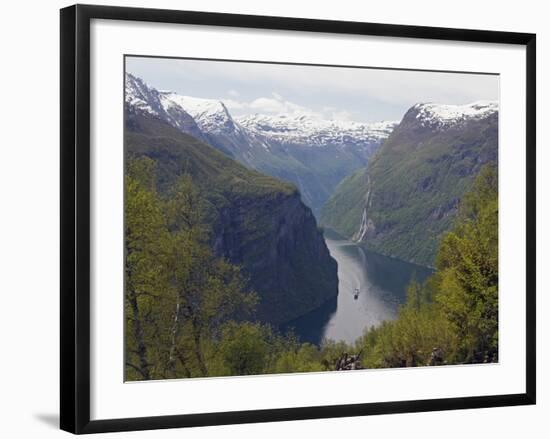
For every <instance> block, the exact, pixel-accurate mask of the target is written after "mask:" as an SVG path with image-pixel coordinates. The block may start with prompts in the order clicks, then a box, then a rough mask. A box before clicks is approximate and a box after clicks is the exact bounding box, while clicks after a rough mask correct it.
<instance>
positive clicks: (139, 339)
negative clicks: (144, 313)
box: [128, 291, 151, 380]
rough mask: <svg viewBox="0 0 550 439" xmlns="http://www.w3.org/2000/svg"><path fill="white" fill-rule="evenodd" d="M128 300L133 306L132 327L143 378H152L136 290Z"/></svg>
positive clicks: (129, 295)
mask: <svg viewBox="0 0 550 439" xmlns="http://www.w3.org/2000/svg"><path fill="white" fill-rule="evenodd" d="M128 300H129V301H130V306H131V307H132V315H133V320H132V329H133V332H134V337H135V339H136V344H137V354H138V358H139V370H140V371H141V374H142V375H143V379H145V380H150V379H151V374H150V373H149V363H148V362H147V347H146V346H145V342H144V340H143V327H142V326H141V319H140V316H139V308H138V303H137V297H136V293H135V292H134V291H132V292H130V294H128Z"/></svg>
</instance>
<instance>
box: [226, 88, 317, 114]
mask: <svg viewBox="0 0 550 439" xmlns="http://www.w3.org/2000/svg"><path fill="white" fill-rule="evenodd" d="M271 96H272V97H259V98H256V99H254V100H253V101H251V102H244V101H237V100H233V99H228V100H224V101H223V102H224V104H225V105H226V106H227V108H228V109H229V110H233V111H235V110H237V111H243V112H249V113H260V114H291V115H295V114H308V115H310V116H319V117H320V116H321V115H320V114H318V113H315V112H313V111H311V110H310V109H308V108H306V107H303V106H301V105H298V104H296V103H294V102H290V101H287V100H285V99H283V97H282V96H281V95H279V94H277V93H275V92H273V93H272V94H271Z"/></svg>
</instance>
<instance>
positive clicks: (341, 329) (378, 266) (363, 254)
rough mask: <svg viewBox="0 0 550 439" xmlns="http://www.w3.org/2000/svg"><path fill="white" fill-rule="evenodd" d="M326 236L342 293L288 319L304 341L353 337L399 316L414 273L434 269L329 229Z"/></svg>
mask: <svg viewBox="0 0 550 439" xmlns="http://www.w3.org/2000/svg"><path fill="white" fill-rule="evenodd" d="M325 241H326V243H327V246H328V249H329V251H330V254H331V255H332V257H333V258H334V259H336V261H337V262H338V297H337V298H335V299H334V300H331V301H329V302H327V303H325V304H324V305H323V306H322V307H320V308H318V309H316V310H314V311H312V312H310V313H309V314H306V315H305V316H302V317H300V318H298V319H295V320H293V321H292V322H289V323H287V324H286V325H284V327H283V328H282V329H283V330H288V329H290V328H293V330H294V332H295V333H296V335H298V336H299V337H300V339H301V340H302V341H309V342H310V343H315V344H319V343H320V342H321V341H322V340H323V339H324V338H327V339H332V340H336V341H340V340H343V341H346V342H348V343H353V342H354V341H355V340H356V339H357V338H359V337H360V336H361V335H363V333H364V331H365V329H367V328H370V327H371V326H377V325H379V324H380V323H381V322H383V321H384V320H392V319H394V318H395V317H396V315H397V310H398V307H399V305H400V304H402V303H404V302H405V301H406V294H407V293H406V291H407V286H408V285H409V283H410V281H411V279H412V278H413V276H415V277H416V279H417V280H418V281H419V282H422V281H424V280H425V279H426V278H427V277H428V276H429V275H430V274H431V273H432V271H431V270H430V269H429V268H426V267H421V266H419V265H414V264H410V263H407V262H403V261H400V260H397V259H393V258H389V257H386V256H382V255H380V254H377V253H374V252H371V251H368V250H366V249H364V248H362V247H360V246H358V245H357V244H356V243H354V242H351V241H348V240H345V239H342V238H341V237H339V236H338V235H337V234H335V233H334V232H330V231H325ZM356 288H358V289H359V296H358V298H357V299H355V298H354V292H355V289H356Z"/></svg>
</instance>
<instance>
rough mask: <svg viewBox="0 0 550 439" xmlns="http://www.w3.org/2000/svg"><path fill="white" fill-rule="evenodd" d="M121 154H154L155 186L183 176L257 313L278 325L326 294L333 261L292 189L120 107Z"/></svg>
mask: <svg viewBox="0 0 550 439" xmlns="http://www.w3.org/2000/svg"><path fill="white" fill-rule="evenodd" d="M125 145H126V157H127V158H131V157H136V156H143V155H145V156H148V157H149V158H151V159H153V160H155V162H156V163H157V170H158V186H159V189H160V190H161V192H162V191H168V190H170V187H171V186H172V184H173V182H174V181H175V180H176V178H177V177H178V176H180V175H182V174H184V173H187V174H189V175H191V177H192V179H193V183H194V184H195V185H196V186H197V187H198V189H199V192H200V194H201V198H202V200H203V206H202V207H201V209H203V214H204V218H205V220H206V221H207V223H208V224H209V225H210V226H211V229H212V233H211V244H212V248H213V249H214V251H215V253H216V254H217V255H219V256H223V257H225V258H226V259H227V260H229V261H230V262H231V263H233V264H237V265H239V266H241V267H242V270H243V272H244V273H245V274H246V275H247V276H248V278H249V283H250V287H251V288H252V289H253V290H255V291H256V292H257V293H258V295H259V297H260V304H259V306H258V310H257V318H258V319H259V320H262V321H264V322H269V323H272V324H280V323H284V322H286V321H288V320H291V319H293V318H296V317H298V316H300V315H303V314H305V313H307V312H309V311H311V310H312V309H314V308H316V307H318V306H319V305H321V304H322V303H324V302H325V301H327V300H328V299H331V298H334V297H335V296H336V295H337V291H338V279H337V272H336V268H337V267H336V262H335V261H334V259H332V257H331V256H330V254H329V252H328V249H327V247H326V245H325V242H324V239H323V235H322V232H321V231H320V230H319V229H318V228H317V225H316V222H315V218H314V217H313V214H312V213H311V210H310V209H309V208H308V207H306V206H305V205H304V204H303V203H302V201H301V200H300V194H299V193H298V191H297V190H296V188H295V187H294V186H293V185H291V184H289V183H285V182H282V181H280V180H277V179H275V178H272V177H268V176H266V175H263V174H261V173H259V172H256V171H251V170H249V169H247V168H245V167H244V166H242V165H240V164H239V163H237V162H236V161H234V160H232V159H231V158H229V157H227V156H226V155H224V154H222V153H220V152H219V151H217V150H216V149H214V148H212V147H210V146H209V145H206V144H204V143H202V142H200V141H198V140H197V139H195V138H193V137H191V136H189V135H187V134H184V133H182V132H180V131H179V130H177V129H175V128H174V127H172V126H170V125H168V124H167V123H165V122H164V121H162V120H160V119H158V118H156V117H154V116H152V115H151V114H145V113H142V112H140V111H136V109H135V107H127V109H126V135H125Z"/></svg>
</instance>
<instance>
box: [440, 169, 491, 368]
mask: <svg viewBox="0 0 550 439" xmlns="http://www.w3.org/2000/svg"><path fill="white" fill-rule="evenodd" d="M435 282H436V285H437V289H438V290H439V294H437V295H436V300H437V302H438V303H439V304H440V305H441V308H442V310H443V312H444V314H445V316H446V317H447V319H448V320H449V321H450V322H451V323H452V325H453V328H454V330H455V332H456V335H457V338H458V340H459V342H458V343H459V346H458V348H459V349H460V356H461V357H462V358H464V360H465V361H466V362H480V361H494V360H495V359H496V356H497V349H498V177H497V171H496V169H495V168H494V167H490V166H488V167H485V168H484V169H483V170H482V171H481V173H480V175H479V176H478V178H477V179H476V181H475V183H474V186H473V188H472V190H471V191H470V192H469V193H468V194H467V195H466V196H465V197H464V200H463V202H462V203H461V207H460V212H459V216H458V223H457V226H456V227H455V229H454V230H453V231H452V232H450V233H448V234H447V235H446V236H445V237H444V238H443V239H442V241H441V244H440V249H439V254H438V257H437V274H436V276H435Z"/></svg>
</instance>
